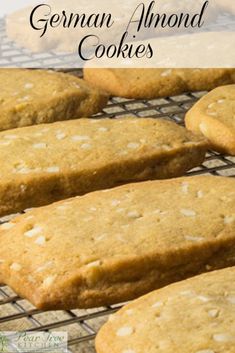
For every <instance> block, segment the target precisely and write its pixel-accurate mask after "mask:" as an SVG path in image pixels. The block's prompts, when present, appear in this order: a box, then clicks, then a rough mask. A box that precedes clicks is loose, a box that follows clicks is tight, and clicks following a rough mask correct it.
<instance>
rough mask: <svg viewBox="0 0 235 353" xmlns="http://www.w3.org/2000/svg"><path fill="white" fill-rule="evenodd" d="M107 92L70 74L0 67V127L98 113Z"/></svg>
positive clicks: (5, 127)
mask: <svg viewBox="0 0 235 353" xmlns="http://www.w3.org/2000/svg"><path fill="white" fill-rule="evenodd" d="M107 101H108V96H107V94H105V93H102V92H100V91H99V90H97V89H96V88H93V87H92V86H90V85H89V84H87V83H86V82H85V81H84V80H81V79H79V78H77V77H75V76H73V75H69V74H64V73H59V72H55V71H49V70H24V69H0V130H7V129H13V128H16V127H22V126H29V125H34V124H42V123H51V122H54V121H58V120H69V119H76V118H81V117H84V116H90V115H92V114H95V113H98V112H99V111H100V110H101V109H102V108H104V107H105V106H106V104H107Z"/></svg>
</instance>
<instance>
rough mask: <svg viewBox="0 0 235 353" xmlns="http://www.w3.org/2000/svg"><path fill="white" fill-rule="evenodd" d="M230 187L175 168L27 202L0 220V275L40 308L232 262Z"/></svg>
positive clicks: (140, 290)
mask: <svg viewBox="0 0 235 353" xmlns="http://www.w3.org/2000/svg"><path fill="white" fill-rule="evenodd" d="M234 190H235V180H234V179H232V178H225V177H213V176H211V177H210V176H201V177H184V178H178V179H172V180H162V181H148V182H142V183H135V184H129V185H124V186H120V187H118V188H114V189H110V190H105V191H97V192H93V193H90V194H87V195H84V196H81V197H77V198H72V199H68V200H65V201H62V202H59V203H55V204H52V205H49V206H46V207H42V208H37V209H34V210H31V211H29V212H27V213H26V214H25V215H21V216H19V217H17V218H15V219H14V220H13V221H11V222H10V223H8V224H4V225H2V226H1V230H0V241H1V247H0V260H1V261H0V283H5V284H7V285H9V286H10V287H11V288H12V289H13V290H15V291H16V292H17V293H18V294H20V295H21V296H22V297H24V298H27V299H29V300H30V301H31V302H32V303H33V304H34V305H36V306H37V307H38V308H41V309H69V308H77V307H80V308H87V307H99V306H103V305H108V304H113V303H117V302H124V301H126V300H130V299H133V298H137V297H139V296H140V295H143V294H145V293H147V292H149V291H151V290H154V289H157V288H160V287H162V286H165V285H167V284H169V283H172V282H176V281H179V280H181V279H184V278H187V277H190V276H193V275H196V274H199V273H202V272H206V271H209V270H213V269H218V268H223V267H227V266H231V265H234V264H235V260H234V245H235V191H234ZM212 309H213V308H212Z"/></svg>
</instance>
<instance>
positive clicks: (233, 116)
mask: <svg viewBox="0 0 235 353" xmlns="http://www.w3.org/2000/svg"><path fill="white" fill-rule="evenodd" d="M185 124H186V127H187V128H188V129H189V130H192V131H193V132H195V133H198V134H200V133H201V134H202V135H203V136H204V137H206V138H207V139H208V140H209V142H210V144H211V147H212V148H213V149H215V150H217V151H220V152H223V153H227V154H231V155H235V85H229V86H224V87H218V88H216V89H214V90H213V91H211V92H210V93H208V94H207V95H205V96H204V97H202V98H201V99H200V100H199V101H198V102H197V103H196V104H195V105H194V106H193V107H192V109H190V110H189V111H188V113H187V114H186V118H185Z"/></svg>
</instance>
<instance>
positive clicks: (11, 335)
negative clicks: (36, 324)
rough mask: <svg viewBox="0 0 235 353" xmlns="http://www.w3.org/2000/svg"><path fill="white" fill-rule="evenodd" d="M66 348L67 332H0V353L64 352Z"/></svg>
mask: <svg viewBox="0 0 235 353" xmlns="http://www.w3.org/2000/svg"><path fill="white" fill-rule="evenodd" d="M67 348H68V333H67V332H46V331H34V332H30V331H27V332H26V331H23V332H15V331H14V332H13V331H11V332H8V331H4V332H3V331H2V332H0V353H15V352H18V353H42V352H44V353H64V352H67Z"/></svg>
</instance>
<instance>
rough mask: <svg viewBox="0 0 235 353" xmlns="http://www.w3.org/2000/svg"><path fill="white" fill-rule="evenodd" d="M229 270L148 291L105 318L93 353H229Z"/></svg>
mask: <svg viewBox="0 0 235 353" xmlns="http://www.w3.org/2000/svg"><path fill="white" fill-rule="evenodd" d="M234 276H235V267H231V268H227V269H224V270H220V271H214V272H211V273H207V274H203V275H200V276H197V277H194V278H191V279H188V280H186V281H182V282H179V283H176V284H173V285H170V286H168V287H165V288H163V289H160V290H157V291H155V292H152V293H150V294H148V295H146V296H144V297H142V298H140V299H138V300H136V301H134V302H132V303H131V304H129V305H127V306H126V307H124V308H123V309H121V310H120V311H119V312H118V313H117V314H114V315H113V316H111V317H110V321H109V322H108V323H107V324H105V325H104V326H103V328H102V329H101V331H100V333H99V334H98V336H97V339H96V347H97V353H107V352H109V351H111V352H113V353H149V352H151V353H179V352H181V353H224V352H226V353H234V352H235V344H234V342H235V334H234V333H235V320H234V317H235V305H234V302H235V284H234Z"/></svg>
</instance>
